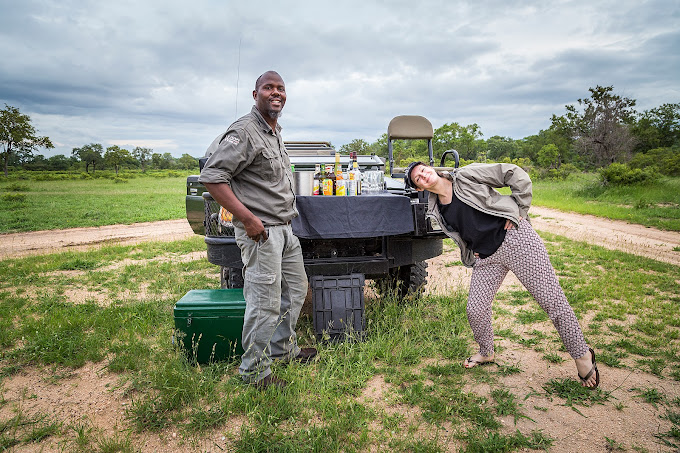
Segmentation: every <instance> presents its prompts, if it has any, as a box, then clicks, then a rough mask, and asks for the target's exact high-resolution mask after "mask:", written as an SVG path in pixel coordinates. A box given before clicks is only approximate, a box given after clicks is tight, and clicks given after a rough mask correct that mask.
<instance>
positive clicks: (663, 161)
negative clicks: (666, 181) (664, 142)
mask: <svg viewBox="0 0 680 453" xmlns="http://www.w3.org/2000/svg"><path fill="white" fill-rule="evenodd" d="M629 165H630V168H639V169H645V168H651V167H656V168H657V169H658V171H659V172H660V173H661V174H664V175H667V176H680V148H677V147H675V148H656V149H650V150H649V151H647V152H646V153H637V154H636V155H635V156H633V159H631V161H630V163H629Z"/></svg>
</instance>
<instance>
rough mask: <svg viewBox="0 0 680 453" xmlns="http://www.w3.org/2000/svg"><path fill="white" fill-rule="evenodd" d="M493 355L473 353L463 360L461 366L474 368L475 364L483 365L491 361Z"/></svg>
mask: <svg viewBox="0 0 680 453" xmlns="http://www.w3.org/2000/svg"><path fill="white" fill-rule="evenodd" d="M493 358H494V356H493V355H490V356H483V355H481V354H480V353H477V354H474V355H472V356H470V357H468V358H467V359H465V361H464V362H463V367H465V368H474V367H476V366H477V365H485V364H487V363H493Z"/></svg>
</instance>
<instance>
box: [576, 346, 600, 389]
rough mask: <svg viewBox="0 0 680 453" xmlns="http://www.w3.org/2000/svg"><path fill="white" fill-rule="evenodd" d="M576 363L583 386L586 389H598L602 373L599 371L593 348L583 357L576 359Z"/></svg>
mask: <svg viewBox="0 0 680 453" xmlns="http://www.w3.org/2000/svg"><path fill="white" fill-rule="evenodd" d="M574 362H576V370H577V371H578V377H579V378H581V384H582V385H583V386H584V387H588V388H592V389H594V388H596V387H597V386H598V385H599V378H600V373H599V371H598V370H597V364H596V363H595V354H594V351H593V350H592V348H589V350H588V352H586V353H585V354H584V355H583V357H580V358H578V359H575V360H574Z"/></svg>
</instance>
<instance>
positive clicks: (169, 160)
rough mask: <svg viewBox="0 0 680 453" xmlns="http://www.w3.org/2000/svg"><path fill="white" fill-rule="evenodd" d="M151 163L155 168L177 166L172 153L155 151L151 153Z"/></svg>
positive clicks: (162, 168) (164, 168)
mask: <svg viewBox="0 0 680 453" xmlns="http://www.w3.org/2000/svg"><path fill="white" fill-rule="evenodd" d="M151 163H152V165H153V167H154V168H157V169H159V170H167V169H169V168H173V167H174V166H175V158H174V157H172V154H170V153H163V154H160V153H153V154H152V155H151Z"/></svg>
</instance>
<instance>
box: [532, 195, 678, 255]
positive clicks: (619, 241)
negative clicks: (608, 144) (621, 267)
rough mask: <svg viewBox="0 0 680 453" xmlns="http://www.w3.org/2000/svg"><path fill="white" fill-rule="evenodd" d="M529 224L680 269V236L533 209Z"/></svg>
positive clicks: (581, 216)
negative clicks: (679, 267) (669, 264)
mask: <svg viewBox="0 0 680 453" xmlns="http://www.w3.org/2000/svg"><path fill="white" fill-rule="evenodd" d="M529 214H530V217H531V223H532V225H533V227H534V229H536V230H538V231H547V232H549V233H554V234H558V235H560V236H565V237H567V238H569V239H573V240H577V241H584V242H588V243H589V244H595V245H599V246H602V247H605V248H608V249H612V250H621V251H624V252H626V253H632V254H634V255H640V256H645V257H648V258H652V259H655V260H657V261H663V262H665V263H671V264H674V265H676V266H680V252H679V251H674V250H673V249H674V248H675V249H677V248H679V247H680V233H678V232H675V231H662V230H658V229H656V228H650V227H645V226H642V225H635V224H631V223H626V222H623V221H620V220H609V219H605V218H602V217H595V216H592V215H583V214H576V213H573V212H562V211H558V210H556V209H550V208H544V207H540V206H532V207H531V210H530V211H529Z"/></svg>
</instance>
